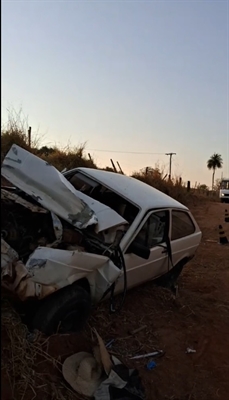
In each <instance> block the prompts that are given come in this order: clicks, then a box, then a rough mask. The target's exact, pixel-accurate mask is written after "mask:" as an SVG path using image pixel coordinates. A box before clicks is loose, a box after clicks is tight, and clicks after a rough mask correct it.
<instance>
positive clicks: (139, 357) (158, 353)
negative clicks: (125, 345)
mask: <svg viewBox="0 0 229 400" xmlns="http://www.w3.org/2000/svg"><path fill="white" fill-rule="evenodd" d="M162 355H164V351H163V350H157V351H153V352H152V353H147V354H141V355H137V356H134V357H131V360H140V359H141V358H147V357H157V356H162Z"/></svg>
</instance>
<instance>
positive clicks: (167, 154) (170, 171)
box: [165, 153, 176, 180]
mask: <svg viewBox="0 0 229 400" xmlns="http://www.w3.org/2000/svg"><path fill="white" fill-rule="evenodd" d="M165 155H166V156H169V180H170V179H171V173H172V156H173V155H174V156H175V155H176V153H165Z"/></svg>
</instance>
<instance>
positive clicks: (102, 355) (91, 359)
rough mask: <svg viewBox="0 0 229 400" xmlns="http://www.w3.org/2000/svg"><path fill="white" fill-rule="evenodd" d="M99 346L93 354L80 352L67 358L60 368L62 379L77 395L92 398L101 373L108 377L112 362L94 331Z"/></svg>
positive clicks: (101, 376)
mask: <svg viewBox="0 0 229 400" xmlns="http://www.w3.org/2000/svg"><path fill="white" fill-rule="evenodd" d="M94 332H95V333H96V336H97V339H98V342H99V346H96V347H94V348H93V354H91V353H87V352H84V351H82V352H80V353H76V354H73V355H72V356H70V357H68V358H67V359H66V360H65V361H64V363H63V366H62V373H63V376H64V379H65V380H66V381H67V382H68V383H69V385H70V386H71V387H72V388H73V389H74V390H75V391H76V392H78V393H80V394H82V395H84V396H88V397H93V395H94V393H95V392H96V390H97V389H98V387H99V386H100V384H101V382H102V381H103V378H104V376H103V372H104V371H105V373H106V374H107V375H109V373H110V371H111V368H112V362H111V359H110V356H109V353H108V352H107V349H106V347H105V345H104V343H103V340H102V338H101V337H100V336H99V334H98V333H97V331H96V330H94Z"/></svg>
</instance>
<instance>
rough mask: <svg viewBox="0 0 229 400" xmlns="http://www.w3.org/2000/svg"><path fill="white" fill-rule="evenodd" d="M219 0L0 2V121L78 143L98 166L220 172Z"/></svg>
mask: <svg viewBox="0 0 229 400" xmlns="http://www.w3.org/2000/svg"><path fill="white" fill-rule="evenodd" d="M228 21H229V3H228V1H220V0H217V1H209V0H204V1H195V0H192V1H187V0H183V1H173V0H171V1H170V0H167V1H162V0H161V1H143V0H142V1H128V0H122V1H118V0H116V1H109V0H107V1H96V0H94V1H87V0H84V1H77V0H72V1H69V0H65V1H57V0H55V1H43V0H39V1H34V0H28V1H19V0H14V1H10V0H3V1H2V123H4V122H5V121H6V120H7V116H8V112H7V110H8V109H14V110H16V111H17V110H19V109H22V111H23V114H24V115H25V116H27V117H28V121H29V125H30V126H31V127H32V134H35V133H36V132H38V133H39V135H40V136H41V144H42V145H48V146H52V145H59V146H61V147H64V146H66V145H69V144H71V145H72V146H75V145H79V144H81V143H84V142H86V154H87V153H90V154H91V155H92V156H93V157H94V159H95V161H96V162H97V164H98V165H99V166H100V167H104V166H111V165H110V159H111V158H112V159H113V160H114V161H115V162H116V161H118V162H119V163H120V165H121V167H122V169H123V170H124V172H125V173H128V174H129V173H131V172H133V171H136V170H139V169H141V168H145V167H146V166H152V167H154V166H155V164H159V165H160V166H161V167H163V169H164V170H165V173H167V172H168V166H169V157H168V156H166V155H165V153H170V152H174V153H176V155H174V156H173V159H172V174H174V175H176V176H182V177H183V179H184V180H191V182H192V183H193V184H194V183H195V182H198V183H206V184H208V185H210V184H211V172H209V171H208V170H207V167H206V162H207V160H208V158H209V157H210V156H211V155H212V154H213V153H214V152H216V153H219V154H221V155H222V158H223V161H224V165H223V168H222V170H218V171H217V173H216V178H220V177H221V174H222V173H223V175H224V176H225V177H229V61H228V60H229V58H228V55H229V46H228V44H229V23H228Z"/></svg>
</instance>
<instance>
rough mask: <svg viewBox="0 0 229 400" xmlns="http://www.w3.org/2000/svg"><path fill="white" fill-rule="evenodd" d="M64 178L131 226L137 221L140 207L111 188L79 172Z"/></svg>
mask: <svg viewBox="0 0 229 400" xmlns="http://www.w3.org/2000/svg"><path fill="white" fill-rule="evenodd" d="M64 176H65V178H66V179H67V180H68V181H69V182H70V183H71V184H72V186H74V188H75V189H77V190H79V191H80V192H83V193H85V194H86V195H87V196H89V197H91V198H93V199H94V200H97V201H99V202H100V203H103V204H105V205H106V206H108V207H110V208H112V209H113V210H114V211H116V212H117V213H118V214H119V215H121V216H122V217H123V218H124V219H125V220H126V221H128V223H129V226H130V225H131V224H132V223H133V221H134V220H135V218H136V216H137V214H138V212H139V209H138V207H136V206H135V205H133V204H131V203H130V202H129V201H128V200H126V199H124V198H123V197H121V196H119V195H118V194H117V193H115V192H113V191H112V190H111V189H110V188H107V187H105V186H103V185H101V184H100V183H98V182H97V181H95V180H93V179H91V178H90V177H88V176H85V175H84V174H82V173H81V172H79V171H78V172H76V171H74V172H73V171H68V172H65V173H64Z"/></svg>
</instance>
